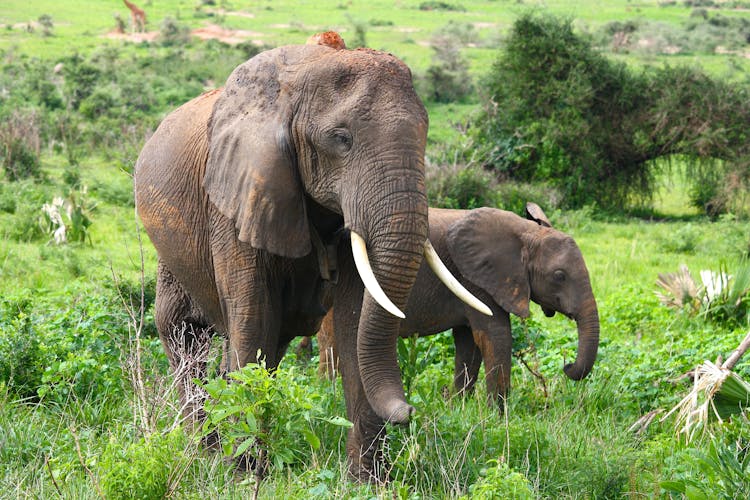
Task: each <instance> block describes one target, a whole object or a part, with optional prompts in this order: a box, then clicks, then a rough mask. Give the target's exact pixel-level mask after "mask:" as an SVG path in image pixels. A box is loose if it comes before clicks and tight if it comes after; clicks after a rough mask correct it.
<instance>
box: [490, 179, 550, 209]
mask: <svg viewBox="0 0 750 500" xmlns="http://www.w3.org/2000/svg"><path fill="white" fill-rule="evenodd" d="M496 192H497V206H498V208H502V209H503V210H509V211H511V212H513V213H516V214H518V215H523V216H525V214H526V203H527V202H530V201H532V202H534V203H537V204H538V205H539V206H541V207H542V208H543V209H544V210H545V211H547V212H548V213H549V212H552V211H554V210H556V209H557V208H559V207H560V203H561V196H560V193H559V192H558V191H557V190H556V189H555V188H553V187H551V186H549V185H547V184H545V183H543V182H539V183H525V182H511V181H508V182H501V183H500V184H498V185H497V188H496Z"/></svg>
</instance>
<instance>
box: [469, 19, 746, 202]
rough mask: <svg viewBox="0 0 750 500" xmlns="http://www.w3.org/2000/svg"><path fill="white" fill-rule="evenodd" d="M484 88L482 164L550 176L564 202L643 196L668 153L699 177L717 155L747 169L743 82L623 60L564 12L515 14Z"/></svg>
mask: <svg viewBox="0 0 750 500" xmlns="http://www.w3.org/2000/svg"><path fill="white" fill-rule="evenodd" d="M483 87H484V88H486V89H487V95H486V96H484V101H485V106H484V111H483V114H482V115H481V116H480V117H479V118H478V119H477V120H476V121H475V123H474V129H473V130H474V136H475V138H476V140H477V144H478V146H479V148H480V152H481V155H482V162H483V164H484V165H486V166H488V167H491V168H493V169H495V170H496V171H497V174H498V175H499V176H502V177H506V178H511V179H514V180H518V181H525V182H537V181H546V182H548V183H550V184H551V185H552V186H554V187H555V188H557V189H559V190H560V192H561V193H562V196H563V200H562V201H563V204H564V206H567V207H581V206H583V205H586V204H592V203H596V205H597V206H599V207H601V208H603V209H613V210H618V209H622V207H625V206H628V205H632V204H635V203H644V202H648V201H650V199H651V197H652V195H653V193H654V188H655V185H654V179H653V175H654V172H653V170H652V167H653V162H652V160H654V159H656V158H661V157H669V156H670V155H682V157H683V158H686V160H687V162H688V165H689V168H688V175H689V178H690V179H691V180H695V181H696V182H700V180H699V179H701V178H703V177H705V175H698V174H700V173H707V172H709V171H710V170H712V169H716V167H717V165H718V164H720V162H725V163H726V164H727V171H734V172H737V173H738V178H741V179H744V178H746V177H747V171H748V170H747V168H748V165H750V161H748V158H749V157H750V143H748V141H747V137H746V128H747V127H746V124H747V123H748V122H750V99H748V98H747V89H746V88H745V87H743V86H741V85H739V84H732V83H728V82H726V81H722V80H718V79H712V78H710V77H708V76H707V75H706V74H705V73H703V72H702V71H700V70H696V69H692V68H683V67H679V68H671V67H664V68H660V69H648V70H640V71H634V70H630V69H629V68H628V67H627V66H625V64H624V63H619V62H613V61H611V60H609V59H607V58H606V57H604V56H603V55H602V54H600V53H598V52H597V51H596V50H594V49H593V48H592V46H591V43H590V41H589V40H588V39H586V38H585V37H584V36H580V35H576V34H575V33H574V32H573V26H572V21H571V20H560V19H558V18H555V17H553V16H550V15H544V14H525V15H523V16H521V17H520V18H519V19H518V20H517V21H516V22H515V23H514V25H513V28H512V30H511V33H510V35H509V36H508V39H507V44H506V47H505V50H504V51H503V52H502V53H501V54H500V56H499V57H498V59H497V62H496V63H495V65H494V66H493V69H492V71H491V73H490V75H489V76H488V78H487V79H486V81H485V84H484V85H483ZM708 194H709V195H711V196H713V193H708ZM699 198H701V201H703V200H704V199H706V198H707V195H706V194H701V195H700V196H699Z"/></svg>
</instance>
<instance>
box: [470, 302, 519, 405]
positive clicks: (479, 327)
mask: <svg viewBox="0 0 750 500" xmlns="http://www.w3.org/2000/svg"><path fill="white" fill-rule="evenodd" d="M493 313H495V315H494V316H493V317H488V316H484V315H481V314H479V313H474V312H470V313H469V323H470V325H471V329H472V333H473V335H474V342H475V343H476V345H477V346H479V350H480V351H481V352H482V360H483V361H484V372H485V380H486V382H487V396H488V397H489V398H491V399H492V400H496V401H497V404H498V405H499V406H500V409H501V410H502V409H503V408H504V404H505V398H506V397H507V396H508V392H509V391H510V370H511V361H512V359H511V355H512V353H513V338H512V336H511V330H510V316H509V315H508V313H506V312H504V311H497V310H493Z"/></svg>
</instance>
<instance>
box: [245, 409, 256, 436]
mask: <svg viewBox="0 0 750 500" xmlns="http://www.w3.org/2000/svg"><path fill="white" fill-rule="evenodd" d="M245 421H246V422H247V427H248V429H249V432H251V433H253V434H254V433H256V432H258V421H257V420H256V419H255V415H253V414H252V413H251V412H247V413H245Z"/></svg>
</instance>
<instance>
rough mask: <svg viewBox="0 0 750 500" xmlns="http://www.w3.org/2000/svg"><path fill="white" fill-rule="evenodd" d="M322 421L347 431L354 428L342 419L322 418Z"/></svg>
mask: <svg viewBox="0 0 750 500" xmlns="http://www.w3.org/2000/svg"><path fill="white" fill-rule="evenodd" d="M323 421H324V422H328V423H329V424H333V425H338V426H339V427H346V428H347V429H351V428H352V427H354V424H353V423H351V422H350V421H348V420H347V419H345V418H344V417H338V416H337V417H329V418H324V419H323Z"/></svg>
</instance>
